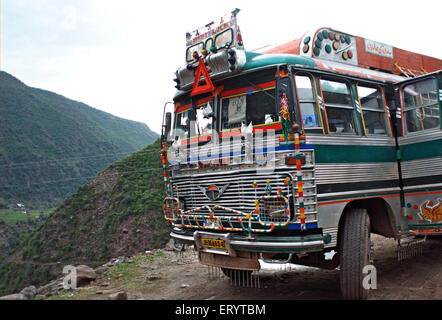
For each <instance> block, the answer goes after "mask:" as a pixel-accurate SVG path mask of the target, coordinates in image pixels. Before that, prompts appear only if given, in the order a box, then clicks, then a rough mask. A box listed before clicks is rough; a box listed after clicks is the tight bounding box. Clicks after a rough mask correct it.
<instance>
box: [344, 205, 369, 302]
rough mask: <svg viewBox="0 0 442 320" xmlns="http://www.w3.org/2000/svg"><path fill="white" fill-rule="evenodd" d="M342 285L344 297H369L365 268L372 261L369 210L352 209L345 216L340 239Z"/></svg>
mask: <svg viewBox="0 0 442 320" xmlns="http://www.w3.org/2000/svg"><path fill="white" fill-rule="evenodd" d="M339 251H340V253H339V254H340V257H339V259H340V269H341V274H340V285H341V293H342V295H343V297H344V299H352V300H362V299H367V298H368V291H369V290H368V289H364V287H363V279H364V274H363V273H362V270H363V268H364V267H365V266H366V265H368V264H369V263H370V218H369V216H368V213H367V210H365V209H361V208H355V209H351V210H350V211H349V212H347V213H346V215H345V216H344V223H343V230H342V234H341V241H340V250H339Z"/></svg>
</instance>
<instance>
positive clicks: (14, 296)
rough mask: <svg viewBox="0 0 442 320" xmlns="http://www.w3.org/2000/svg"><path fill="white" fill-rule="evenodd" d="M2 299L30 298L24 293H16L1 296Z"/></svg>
mask: <svg viewBox="0 0 442 320" xmlns="http://www.w3.org/2000/svg"><path fill="white" fill-rule="evenodd" d="M0 300H28V298H26V296H25V295H24V294H22V293H14V294H10V295H7V296H3V297H0Z"/></svg>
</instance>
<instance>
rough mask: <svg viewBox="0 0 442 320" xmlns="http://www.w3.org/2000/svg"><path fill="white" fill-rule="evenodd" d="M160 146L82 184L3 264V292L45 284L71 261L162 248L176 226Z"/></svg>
mask: <svg viewBox="0 0 442 320" xmlns="http://www.w3.org/2000/svg"><path fill="white" fill-rule="evenodd" d="M159 150H160V142H159V140H157V141H156V142H155V143H153V144H151V145H149V146H148V147H146V148H144V149H142V150H140V151H138V152H136V153H134V154H132V155H130V156H129V157H127V158H125V159H123V160H121V161H119V162H117V163H115V164H113V165H111V166H110V167H109V168H107V169H106V170H104V171H103V172H101V173H100V174H99V175H97V176H96V177H95V178H94V179H92V180H91V181H90V182H88V183H87V184H85V185H84V186H81V187H80V188H78V191H77V193H75V194H74V195H72V196H71V197H69V198H68V199H67V200H66V201H65V202H64V203H63V204H62V205H61V206H60V207H59V208H58V209H57V210H55V212H54V213H52V214H51V216H49V217H48V218H47V220H46V222H45V223H44V224H43V225H42V226H40V227H39V228H38V229H37V230H36V231H35V232H34V233H33V234H31V235H30V236H29V237H28V238H27V239H26V240H25V241H24V242H23V243H22V244H21V245H20V247H19V248H18V249H16V250H15V251H14V252H13V254H12V255H11V256H9V257H8V258H7V259H6V262H5V263H3V264H2V265H0V296H1V295H4V294H8V293H11V292H14V291H17V290H18V291H20V290H21V289H22V288H23V287H25V286H27V285H31V284H32V285H40V284H44V283H45V282H48V280H51V279H53V278H54V277H55V276H56V275H58V274H60V272H61V270H62V268H63V266H65V265H78V264H87V265H89V266H97V265H100V264H102V263H104V262H106V261H108V260H109V258H111V257H117V256H121V255H126V256H127V255H131V254H134V253H136V252H139V251H144V250H150V249H153V248H160V247H162V246H163V245H164V244H165V243H166V242H167V241H168V239H169V232H170V230H169V227H168V225H167V223H166V222H165V220H164V218H163V216H162V213H161V208H162V199H163V196H164V195H163V183H162V170H161V159H160V152H159Z"/></svg>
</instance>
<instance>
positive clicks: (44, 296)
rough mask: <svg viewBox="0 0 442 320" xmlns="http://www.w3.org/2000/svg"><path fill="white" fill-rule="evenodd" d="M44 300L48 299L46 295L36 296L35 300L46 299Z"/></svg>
mask: <svg viewBox="0 0 442 320" xmlns="http://www.w3.org/2000/svg"><path fill="white" fill-rule="evenodd" d="M44 298H46V295H44V294H37V295H36V296H35V299H39V300H40V299H44Z"/></svg>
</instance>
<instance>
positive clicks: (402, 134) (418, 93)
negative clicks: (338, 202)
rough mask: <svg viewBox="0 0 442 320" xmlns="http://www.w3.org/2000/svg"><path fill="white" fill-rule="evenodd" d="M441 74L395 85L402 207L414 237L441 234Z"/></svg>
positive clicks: (437, 73) (441, 72)
mask: <svg viewBox="0 0 442 320" xmlns="http://www.w3.org/2000/svg"><path fill="white" fill-rule="evenodd" d="M441 80H442V71H438V72H434V73H431V74H427V75H425V76H421V77H418V78H413V79H408V80H405V81H402V82H400V83H398V84H396V88H395V90H396V93H397V95H396V97H397V99H399V107H400V113H398V114H400V117H398V118H397V121H398V123H397V125H398V159H399V160H400V161H398V163H399V165H400V169H401V170H400V172H401V173H402V185H403V194H402V200H403V201H402V204H403V207H404V208H405V211H404V215H405V217H406V219H407V220H408V228H409V231H410V233H412V234H442V230H441V229H442V122H441V115H442V111H441V94H442V91H441Z"/></svg>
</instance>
